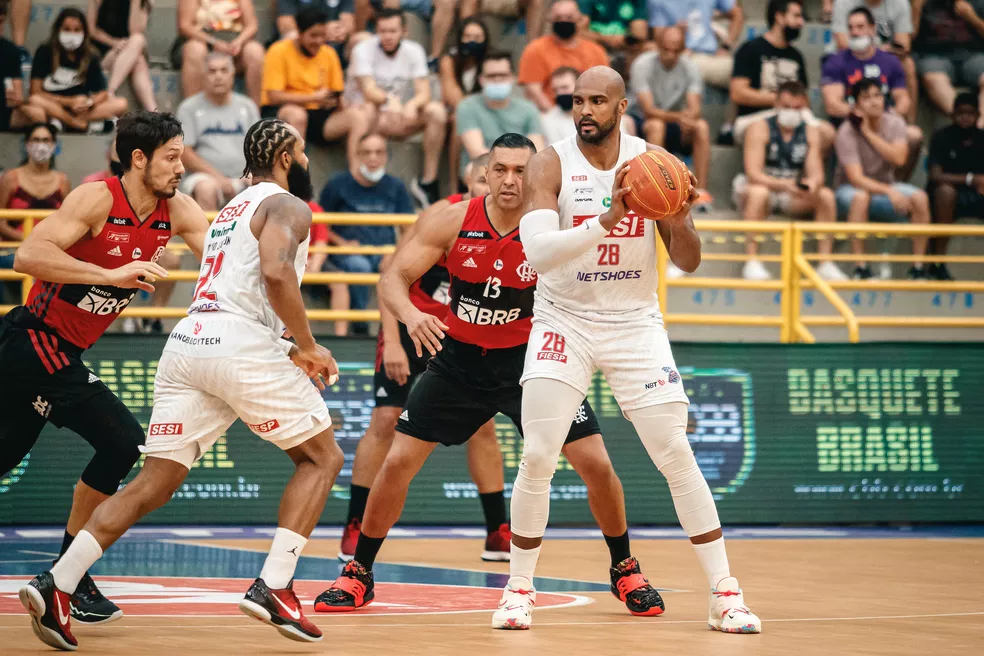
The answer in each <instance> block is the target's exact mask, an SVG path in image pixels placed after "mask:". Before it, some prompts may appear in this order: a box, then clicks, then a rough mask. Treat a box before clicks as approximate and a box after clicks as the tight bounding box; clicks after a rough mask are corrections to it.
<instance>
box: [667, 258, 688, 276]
mask: <svg viewBox="0 0 984 656" xmlns="http://www.w3.org/2000/svg"><path fill="white" fill-rule="evenodd" d="M685 275H687V273H686V272H685V271H684V270H683V269H681V268H680V267H678V266H677V265H675V264H673V263H672V262H670V263H669V264H667V265H666V279H667V280H676V279H677V278H682V277H684V276H685Z"/></svg>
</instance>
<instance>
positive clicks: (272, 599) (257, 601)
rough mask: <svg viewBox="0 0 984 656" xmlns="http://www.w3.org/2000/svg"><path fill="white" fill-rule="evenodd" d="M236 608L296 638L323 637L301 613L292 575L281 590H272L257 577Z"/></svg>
mask: <svg viewBox="0 0 984 656" xmlns="http://www.w3.org/2000/svg"><path fill="white" fill-rule="evenodd" d="M239 610H241V611H242V612H244V613H246V614H247V615H249V616H250V617H252V618H254V619H257V620H259V621H261V622H263V623H264V624H269V625H270V626H272V627H273V628H275V629H276V630H277V631H279V632H280V635H282V636H284V637H285V638H290V639H291V640H296V641H297V642H320V641H321V639H322V638H323V637H324V636H323V635H322V633H321V630H320V629H319V628H318V627H317V626H315V625H314V623H313V622H311V620H309V619H308V618H306V617H304V612H303V611H302V610H301V602H300V601H299V600H298V599H297V595H296V594H294V580H293V579H291V581H290V583H288V584H287V587H286V588H283V589H280V590H273V589H271V588H270V586H268V585H267V584H266V582H265V581H264V580H263V579H256V580H255V581H253V585H251V586H250V587H249V590H247V591H246V596H245V597H243V599H242V601H240V602H239Z"/></svg>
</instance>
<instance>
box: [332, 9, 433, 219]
mask: <svg viewBox="0 0 984 656" xmlns="http://www.w3.org/2000/svg"><path fill="white" fill-rule="evenodd" d="M405 29H406V24H405V23H404V19H403V12H401V11H400V10H398V9H382V10H380V11H377V12H376V36H374V37H372V38H371V39H367V40H365V41H363V42H362V43H360V44H359V45H357V46H355V48H353V49H352V57H351V61H350V63H349V75H350V76H351V77H352V79H353V80H355V82H356V84H352V85H348V84H347V85H345V86H346V91H348V92H349V94H350V95H349V96H348V98H347V100H348V101H349V103H350V104H351V105H352V106H353V107H356V110H355V116H356V119H355V120H356V121H359V122H362V123H364V124H365V131H366V132H369V131H377V132H379V133H381V134H382V135H383V136H386V137H389V138H392V139H405V138H406V137H409V136H411V135H414V134H417V133H418V132H420V131H423V133H424V138H423V145H424V168H423V172H422V174H421V175H420V176H419V178H417V179H414V181H413V184H412V185H411V188H410V191H411V193H413V195H414V196H415V197H416V199H417V201H418V202H419V203H420V205H421V207H423V208H425V209H426V208H427V207H430V205H431V203H434V202H436V201H437V200H438V199H439V198H440V197H441V194H440V190H439V189H438V182H437V171H438V165H439V164H440V158H441V152H442V150H443V148H444V138H445V136H446V134H447V124H448V113H447V110H445V109H444V105H443V104H442V103H441V102H440V100H439V99H437V100H435V99H432V98H431V92H430V77H429V72H428V70H427V53H426V52H425V51H424V48H423V46H421V45H420V44H419V43H415V42H413V41H410V40H408V39H406V38H404V34H405Z"/></svg>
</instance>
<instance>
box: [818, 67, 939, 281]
mask: <svg viewBox="0 0 984 656" xmlns="http://www.w3.org/2000/svg"><path fill="white" fill-rule="evenodd" d="M851 95H852V96H853V97H854V109H853V111H852V112H851V115H850V117H849V120H847V121H844V122H843V123H842V124H841V126H840V128H839V129H838V130H837V142H836V144H835V148H836V151H837V159H838V160H839V161H838V166H837V173H836V175H835V187H836V189H837V191H836V194H835V195H836V197H837V212H838V214H839V215H840V216H842V217H843V216H846V217H847V220H848V221H849V222H851V223H862V222H865V221H868V220H869V219H870V220H873V221H893V222H901V221H908V220H911V221H912V222H914V223H921V224H928V223H929V196H927V195H926V192H925V191H923V190H922V189H919V188H917V187H914V186H912V185H910V184H906V183H903V182H896V180H895V170H896V169H897V168H898V167H900V166H901V165H902V164H903V163H905V161H906V159H907V158H908V156H909V152H908V151H909V144H908V140H907V138H906V129H905V128H906V125H905V120H904V119H903V118H902V117H901V116H897V115H895V114H892V113H890V112H886V111H885V94H884V93H882V88H881V83H880V82H879V81H878V80H875V79H872V78H862V79H861V80H860V81H858V82H857V83H856V84H855V85H854V88H853V91H852V94H851ZM852 241H853V249H854V253H855V254H856V255H857V256H858V263H857V268H856V269H855V270H854V277H855V278H857V279H862V280H864V279H868V278H871V277H872V272H871V268H870V267H869V266H868V265H867V263H866V262H864V261H863V260H862V258H863V255H864V244H863V242H862V241H861V240H860V239H854V240H852ZM912 250H913V253H914V254H915V255H916V257H917V258H920V259H919V260H917V262H916V264H915V265H914V266H913V267H912V268H911V269H909V278H912V279H920V278H925V277H926V271H925V269H924V268H923V264H922V259H921V258H924V257H925V255H926V238H925V237H914V238H913V240H912ZM886 274H887V275H886ZM890 276H891V268H890V267H887V268H883V270H882V273H881V276H880V277H890Z"/></svg>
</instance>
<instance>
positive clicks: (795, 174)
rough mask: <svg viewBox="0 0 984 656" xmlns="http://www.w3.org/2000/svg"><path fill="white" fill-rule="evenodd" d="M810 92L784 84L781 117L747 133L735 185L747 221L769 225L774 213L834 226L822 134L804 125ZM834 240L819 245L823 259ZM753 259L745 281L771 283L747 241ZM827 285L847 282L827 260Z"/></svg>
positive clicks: (780, 96)
mask: <svg viewBox="0 0 984 656" xmlns="http://www.w3.org/2000/svg"><path fill="white" fill-rule="evenodd" d="M805 101H806V88H805V87H804V86H803V85H802V84H800V83H799V82H795V81H794V82H783V83H782V84H781V85H779V90H778V91H777V94H776V109H777V113H776V114H775V115H773V116H771V117H769V118H767V119H764V120H760V121H756V122H755V123H753V124H752V125H750V126H749V127H748V129H747V131H746V132H745V139H744V143H743V149H744V151H743V153H744V173H739V174H738V175H737V176H736V177H735V180H734V184H733V187H732V189H733V192H734V201H735V205H737V206H738V210H739V211H740V212H741V215H742V218H744V219H745V220H746V221H765V220H766V219H767V218H768V217H769V215H770V214H772V213H773V212H779V213H782V214H785V215H787V216H791V217H796V218H799V217H803V216H810V215H812V216H813V217H814V219H816V220H817V221H835V220H836V219H837V208H836V205H835V202H834V192H833V191H831V190H830V189H829V188H827V187H825V186H824V184H823V182H824V171H823V160H822V157H821V153H822V150H823V149H822V145H821V143H820V131H819V130H818V129H817V127H816V126H811V125H807V123H806V122H805V121H804V120H803V112H802V109H801V108H802V106H803V104H804V102H805ZM832 247H833V244H832V241H831V239H829V238H828V239H822V240H820V254H821V255H823V256H827V257H829V256H830V253H831V250H832ZM745 252H746V253H747V254H748V255H749V257H750V258H751V259H749V260H748V261H747V262H746V263H745V266H744V269H743V270H742V275H743V276H744V277H745V279H746V280H771V279H772V275H771V274H770V273H769V271H768V269H766V267H765V265H764V264H762V262H761V261H759V260H757V259H755V257H756V256H757V255H758V242H756V241H755V240H754V239H748V240H747V242H746V244H745ZM817 272H818V273H819V274H820V275H821V277H823V278H825V279H827V280H845V279H846V278H847V276H845V275H844V273H843V272H842V271H841V270H840V269H839V268H838V267H837V265H835V264H834V263H833V262H831V261H830V260H829V259H828V260H825V261H824V262H823V263H821V265H820V266H819V267H818V268H817Z"/></svg>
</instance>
